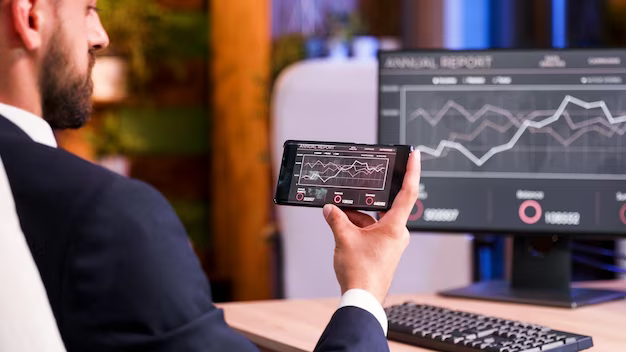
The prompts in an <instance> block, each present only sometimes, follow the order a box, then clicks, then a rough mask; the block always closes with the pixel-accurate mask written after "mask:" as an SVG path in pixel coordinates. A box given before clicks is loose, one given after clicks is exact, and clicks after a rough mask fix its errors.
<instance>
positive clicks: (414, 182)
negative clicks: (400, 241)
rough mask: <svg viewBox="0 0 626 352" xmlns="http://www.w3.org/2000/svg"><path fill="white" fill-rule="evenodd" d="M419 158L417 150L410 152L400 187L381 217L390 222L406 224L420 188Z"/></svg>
mask: <svg viewBox="0 0 626 352" xmlns="http://www.w3.org/2000/svg"><path fill="white" fill-rule="evenodd" d="M420 175H421V158H420V152H419V151H418V150H416V151H414V152H412V153H411V155H410V156H409V161H408V163H407V165H406V174H405V175H404V181H403V183H402V189H401V190H400V192H398V195H397V196H396V199H395V200H394V201H393V205H392V206H391V209H390V210H389V211H388V212H387V214H385V216H384V217H383V218H382V219H381V222H382V221H385V222H387V221H389V222H392V223H401V224H406V222H407V220H408V218H409V215H411V211H412V210H413V206H414V205H415V202H416V201H417V196H418V195H419V189H420Z"/></svg>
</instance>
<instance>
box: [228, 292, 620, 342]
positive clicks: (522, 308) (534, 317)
mask: <svg viewBox="0 0 626 352" xmlns="http://www.w3.org/2000/svg"><path fill="white" fill-rule="evenodd" d="M585 286H599V287H603V288H614V289H620V290H626V281H617V282H612V283H608V284H607V283H604V284H601V285H598V284H595V285H585ZM407 300H413V301H416V302H419V303H424V304H432V305H438V306H444V307H449V308H452V309H458V310H464V311H469V312H475V313H481V314H487V315H493V316H498V317H502V318H508V319H515V320H520V321H527V322H532V323H537V324H542V325H546V326H549V327H551V328H553V329H558V330H563V331H568V332H573V333H579V334H583V335H589V336H591V337H593V342H594V346H595V347H594V348H592V349H591V350H590V351H597V352H617V351H626V301H624V300H622V301H616V302H611V303H605V304H600V305H595V306H589V307H583V308H579V309H575V310H570V309H561V308H547V307H538V306H529V305H518V304H507V303H492V302H487V301H477V300H465V299H450V298H443V297H439V296H436V295H395V296H390V297H388V298H387V301H386V302H385V306H387V305H391V304H397V303H402V302H404V301H407ZM338 303H339V299H336V298H335V299H313V300H284V301H262V302H246V303H227V304H220V305H219V306H220V307H221V308H223V309H224V311H225V315H226V321H227V322H228V324H230V326H232V327H233V328H235V329H236V330H238V331H240V332H242V333H243V334H244V335H246V336H247V337H248V338H249V339H250V340H251V341H252V342H254V343H255V344H257V345H258V346H259V347H260V348H261V349H263V350H264V351H276V352H301V351H312V350H313V348H314V347H315V344H316V342H317V340H318V338H319V336H320V335H321V333H322V331H323V330H324V328H325V327H326V324H328V321H329V319H330V317H331V316H332V314H333V313H334V312H335V310H336V308H337V305H338ZM389 346H390V347H391V351H394V352H408V351H426V350H425V349H421V348H417V347H413V346H409V345H405V344H401V343H397V342H393V341H391V342H389Z"/></svg>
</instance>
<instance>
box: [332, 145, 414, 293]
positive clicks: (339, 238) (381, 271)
mask: <svg viewBox="0 0 626 352" xmlns="http://www.w3.org/2000/svg"><path fill="white" fill-rule="evenodd" d="M420 170H421V167H420V153H419V152H418V151H414V152H413V153H411V156H410V157H409V161H408V164H407V169H406V175H405V176H404V182H403V184H402V189H401V190H400V192H399V193H398V195H397V196H396V199H395V200H394V202H393V205H392V207H391V209H390V210H389V211H388V212H387V213H386V214H384V215H383V216H382V218H381V219H380V221H376V219H374V218H372V217H371V216H369V215H367V214H364V213H361V212H357V211H346V212H343V211H342V210H341V209H339V208H337V207H336V206H334V205H330V204H327V205H326V206H325V207H324V217H325V218H326V221H327V222H328V225H330V227H331V229H332V231H333V234H334V235H335V259H334V266H335V274H336V275H337V280H338V281H339V286H340V287H341V294H342V295H343V294H344V293H345V292H346V291H348V290H350V289H355V288H358V289H362V290H365V291H368V292H370V293H371V294H373V295H374V296H375V297H376V299H378V301H379V302H380V303H381V304H382V303H383V300H384V299H385V296H386V295H387V292H388V291H389V286H391V280H392V279H393V274H394V272H395V271H396V267H397V266H398V262H399V261H400V257H401V256H402V253H403V252H404V250H405V249H406V247H407V245H408V244H409V231H408V230H407V228H406V223H407V220H408V218H409V215H410V214H411V211H412V210H413V206H414V205H415V201H416V200H417V196H418V193H419V187H420Z"/></svg>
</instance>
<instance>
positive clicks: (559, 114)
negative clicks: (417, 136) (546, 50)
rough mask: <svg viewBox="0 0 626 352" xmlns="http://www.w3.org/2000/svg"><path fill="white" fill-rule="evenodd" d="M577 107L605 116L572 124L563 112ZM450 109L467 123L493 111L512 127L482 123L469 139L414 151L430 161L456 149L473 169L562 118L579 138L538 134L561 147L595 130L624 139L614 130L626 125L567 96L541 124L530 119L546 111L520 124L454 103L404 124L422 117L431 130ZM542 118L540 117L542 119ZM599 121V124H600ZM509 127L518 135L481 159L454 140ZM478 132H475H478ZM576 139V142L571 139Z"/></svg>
mask: <svg viewBox="0 0 626 352" xmlns="http://www.w3.org/2000/svg"><path fill="white" fill-rule="evenodd" d="M570 104H573V105H577V106H579V107H582V108H583V109H587V110H589V109H595V108H599V109H601V110H602V112H603V114H604V116H602V117H597V118H594V119H590V120H586V121H583V122H580V123H574V122H573V121H572V119H571V117H570V116H569V114H567V112H566V109H567V107H568V106H569V105H570ZM452 108H455V109H456V110H457V111H459V112H460V113H461V114H462V115H464V116H466V118H467V119H468V121H470V122H475V121H477V120H478V119H479V118H480V117H482V116H483V115H484V114H485V113H487V112H488V111H492V112H497V113H500V114H502V115H503V116H505V117H507V118H509V119H510V120H511V126H508V127H506V126H505V127H502V126H496V125H495V124H493V123H490V122H484V123H483V124H482V125H481V127H479V128H478V129H477V130H476V131H475V132H474V133H472V134H470V135H454V136H452V137H453V139H452V140H442V141H441V142H440V143H439V145H438V146H437V148H431V147H427V146H424V145H420V146H418V147H417V149H418V150H420V151H421V152H423V153H426V154H428V155H431V156H433V157H440V156H442V154H443V153H444V151H445V150H446V149H455V150H458V151H459V152H461V153H462V154H463V155H465V157H467V158H468V159H469V160H470V161H472V162H473V163H474V164H475V165H476V166H479V167H480V166H482V165H484V164H485V163H486V162H487V161H488V160H489V159H491V158H492V157H493V156H495V155H497V154H499V153H502V152H505V151H507V150H510V149H512V148H513V147H515V145H516V144H517V142H518V141H519V139H520V138H521V136H522V135H523V134H524V133H525V132H526V131H527V130H531V132H539V131H537V130H540V129H544V128H546V127H547V126H549V125H551V124H553V123H555V122H557V121H559V120H560V119H561V118H564V119H565V120H566V121H567V123H568V124H569V125H570V127H572V129H579V132H577V134H578V136H576V135H574V136H572V137H570V138H569V140H565V139H563V138H562V137H560V136H559V135H558V134H556V132H554V131H553V130H550V129H547V130H546V129H544V130H543V131H541V133H548V134H551V135H553V136H554V137H555V138H556V139H557V140H559V137H560V138H561V140H560V142H561V143H562V144H563V145H569V144H571V143H572V141H573V140H575V139H576V138H578V137H580V135H582V134H584V133H586V132H589V131H591V130H595V131H596V132H600V133H603V134H604V135H606V136H608V137H610V136H612V135H613V134H615V133H617V134H619V135H624V133H625V132H626V127H623V126H621V128H620V126H617V125H619V124H622V123H625V122H626V115H623V116H613V114H612V113H611V111H610V110H609V108H608V107H607V105H606V103H605V102H604V101H594V102H586V101H583V100H581V99H578V98H576V97H573V96H571V95H567V96H566V97H565V98H564V99H563V102H562V103H561V105H560V106H559V108H558V109H557V110H556V111H555V112H554V113H553V114H552V115H549V116H548V117H547V118H545V119H543V120H541V121H533V118H536V117H538V116H545V114H546V111H536V112H533V113H531V114H529V115H528V116H525V117H524V118H525V120H524V121H523V122H521V121H520V120H519V119H518V118H516V117H515V116H513V114H512V113H511V112H509V111H507V110H504V109H500V108H497V107H494V106H491V105H485V106H484V107H483V108H482V109H481V110H479V111H477V112H476V113H475V114H470V113H469V112H468V111H467V110H465V109H464V108H463V107H461V106H458V104H456V103H454V102H448V104H446V107H445V108H444V109H442V110H441V111H440V112H439V113H438V114H437V115H435V116H431V115H429V114H428V113H427V112H425V111H423V110H416V111H415V112H413V113H412V114H411V115H410V116H409V119H407V121H410V120H414V119H416V118H418V117H423V118H424V119H425V120H426V121H428V123H429V124H431V125H432V126H434V125H436V124H437V123H438V122H439V121H441V119H442V118H443V116H444V115H445V114H446V113H447V112H448V111H449V110H450V109H452ZM542 114H543V115H542ZM599 121H600V122H599ZM594 123H600V124H602V125H604V126H606V127H608V129H609V130H610V131H605V130H602V129H599V128H598V127H596V126H590V125H592V124H594ZM512 126H516V127H517V128H518V130H517V132H516V133H515V134H514V135H513V137H512V138H511V140H510V141H509V142H507V143H505V144H502V145H498V146H495V147H492V148H491V149H490V150H489V151H487V152H486V153H485V154H484V155H482V156H480V157H479V156H477V155H475V154H474V153H472V152H471V151H470V150H469V149H467V148H466V147H465V146H463V145H462V144H461V143H459V142H456V141H455V140H458V139H463V140H468V139H469V140H471V139H472V137H474V138H475V136H474V135H478V134H479V133H480V132H482V131H483V130H484V129H485V128H487V127H492V128H494V129H496V130H502V131H503V132H504V131H506V130H508V129H509V128H510V127H512ZM532 129H534V131H532ZM477 131H478V132H477ZM573 137H575V138H573Z"/></svg>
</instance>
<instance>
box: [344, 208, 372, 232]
mask: <svg viewBox="0 0 626 352" xmlns="http://www.w3.org/2000/svg"><path fill="white" fill-rule="evenodd" d="M345 213H346V215H347V216H348V219H350V221H352V223H353V224H355V225H356V226H358V227H361V228H363V227H368V226H371V225H374V224H375V223H377V222H378V221H376V219H374V218H373V217H371V216H369V215H368V214H365V213H361V212H360V211H354V210H347V211H345Z"/></svg>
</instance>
